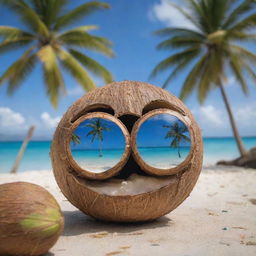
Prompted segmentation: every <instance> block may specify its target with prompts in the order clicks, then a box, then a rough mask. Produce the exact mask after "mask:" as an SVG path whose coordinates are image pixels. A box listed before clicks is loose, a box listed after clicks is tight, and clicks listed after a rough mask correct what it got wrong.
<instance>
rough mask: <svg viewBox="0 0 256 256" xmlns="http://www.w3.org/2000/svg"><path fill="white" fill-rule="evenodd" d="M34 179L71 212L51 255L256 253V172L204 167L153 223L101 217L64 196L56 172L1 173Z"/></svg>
mask: <svg viewBox="0 0 256 256" xmlns="http://www.w3.org/2000/svg"><path fill="white" fill-rule="evenodd" d="M14 181H28V182H33V183H36V184H39V185H41V186H43V187H45V188H46V189H48V190H49V191H50V192H51V193H52V194H53V195H54V196H55V197H56V199H57V200H58V202H59V203H60V205H61V208H62V210H63V212H64V215H65V221H66V224H65V230H64V233H63V234H62V236H61V237H60V239H59V240H58V242H57V244H56V245H55V246H54V247H53V248H52V249H51V251H50V252H49V253H48V255H47V256H53V255H56V256H70V255H77V256H80V255H81V256H86V255H94V256H98V255H99V256H111V255H134V256H137V255H140V256H142V255H145V256H146V255H147V256H149V255H154V256H155V255H159V256H167V255H168V256H170V255H172V256H185V255H186V256H201V255H202V256H205V255H207V256H217V255H218V256H226V255H227V256H230V255H232V256H242V255H246V256H255V255H256V186H255V183H256V171H255V170H254V171H253V170H245V169H239V168H235V167H234V168H232V167H230V168H225V169H224V168H221V167H216V169H207V170H203V172H202V173H201V176H200V178H199V181H198V183H197V185H196V187H195V189H194V190H193V192H192V193H191V195H190V197H189V198H188V199H187V200H186V201H185V202H184V203H183V204H181V205H180V206H179V207H178V208H177V209H176V210H174V211H173V212H171V213H170V214H168V215H166V216H164V217H162V218H160V219H158V220H156V221H154V222H150V223H144V224H112V223H104V222H99V221H96V220H94V219H92V218H90V217H88V216H86V215H84V214H83V213H81V212H80V211H78V210H77V209H76V208H75V207H73V206H72V205H71V204H70V203H69V202H68V201H67V200H66V199H65V197H64V196H63V195H62V194H61V192H60V190H59V188H58V186H57V184H56V182H55V180H54V177H53V174H52V172H50V171H40V172H39V171H33V172H23V173H19V174H17V175H10V174H1V175H0V183H5V182H14Z"/></svg>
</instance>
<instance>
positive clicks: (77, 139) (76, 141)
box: [71, 133, 81, 145]
mask: <svg viewBox="0 0 256 256" xmlns="http://www.w3.org/2000/svg"><path fill="white" fill-rule="evenodd" d="M71 141H72V142H73V144H74V145H77V144H80V143H81V138H80V136H78V135H76V134H75V133H72V135H71Z"/></svg>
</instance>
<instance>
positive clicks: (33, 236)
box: [0, 182, 64, 256]
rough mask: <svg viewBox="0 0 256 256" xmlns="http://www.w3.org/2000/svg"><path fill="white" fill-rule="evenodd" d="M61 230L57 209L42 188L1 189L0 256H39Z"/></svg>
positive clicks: (10, 185)
mask: <svg viewBox="0 0 256 256" xmlns="http://www.w3.org/2000/svg"><path fill="white" fill-rule="evenodd" d="M63 226H64V218H63V215H62V213H61V210H60V207H59V205H58V203H57V201H56V200H55V199H54V197H53V196H52V195H51V194H50V193H49V192H48V191H47V190H45V189H44V188H42V187H40V186H38V185H35V184H31V183H27V182H14V183H6V184H2V185H0V255H4V256H6V255H17V256H23V255H24V256H28V255H32V256H33V255H42V254H44V253H46V252H48V250H49V249H50V248H51V247H52V246H53V245H54V244H55V243H56V241H57V239H58V238H59V236H60V234H61V232H62V230H63Z"/></svg>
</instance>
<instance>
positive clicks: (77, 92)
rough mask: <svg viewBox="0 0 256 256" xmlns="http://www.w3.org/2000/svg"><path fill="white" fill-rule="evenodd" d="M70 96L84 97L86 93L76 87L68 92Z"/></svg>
mask: <svg viewBox="0 0 256 256" xmlns="http://www.w3.org/2000/svg"><path fill="white" fill-rule="evenodd" d="M67 94H68V96H82V95H84V94H85V91H84V90H83V89H82V87H81V86H76V87H74V88H72V89H69V90H68V91H67Z"/></svg>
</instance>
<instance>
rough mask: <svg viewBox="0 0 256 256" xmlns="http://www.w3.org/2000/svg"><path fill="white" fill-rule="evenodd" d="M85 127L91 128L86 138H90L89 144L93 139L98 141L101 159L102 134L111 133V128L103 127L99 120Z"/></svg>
mask: <svg viewBox="0 0 256 256" xmlns="http://www.w3.org/2000/svg"><path fill="white" fill-rule="evenodd" d="M85 126H86V127H90V128H92V129H91V130H90V131H89V132H88V133H87V135H86V136H92V139H91V142H93V141H94V140H95V139H98V140H99V142H100V147H99V157H102V142H103V132H104V131H111V128H109V127H107V126H104V124H103V123H102V121H101V119H100V118H97V119H96V120H93V121H91V123H89V124H86V125H85Z"/></svg>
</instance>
